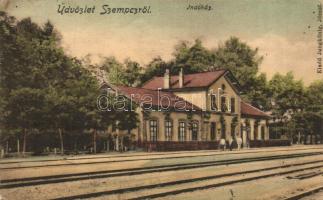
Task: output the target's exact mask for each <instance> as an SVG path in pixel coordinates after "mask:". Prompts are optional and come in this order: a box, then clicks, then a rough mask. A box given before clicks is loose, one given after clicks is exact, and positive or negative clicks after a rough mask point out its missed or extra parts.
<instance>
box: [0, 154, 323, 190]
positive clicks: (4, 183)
mask: <svg viewBox="0 0 323 200" xmlns="http://www.w3.org/2000/svg"><path fill="white" fill-rule="evenodd" d="M322 154H323V152H311V153H297V154H288V155H274V156H261V157H252V158H241V159H231V160H221V161H208V162H193V163H182V164H172V165H158V166H151V167H137V168H128V169H120V170H105V171H95V172H86V173H73V174H62V175H52V176H40V177H28V178H21V179H8V180H1V183H0V189H4V188H15V187H24V186H35V185H43V184H53V183H62V182H71V181H80V180H87V179H99V178H108V177H121V176H132V175H139V174H149V173H156V172H166V171H176V170H185V169H195V168H204V167H211V166H221V165H234V164H242V163H251V162H260V161H272V160H279V159H292V158H299V157H309V156H317V155H322ZM321 161H322V160H319V161H315V162H321Z"/></svg>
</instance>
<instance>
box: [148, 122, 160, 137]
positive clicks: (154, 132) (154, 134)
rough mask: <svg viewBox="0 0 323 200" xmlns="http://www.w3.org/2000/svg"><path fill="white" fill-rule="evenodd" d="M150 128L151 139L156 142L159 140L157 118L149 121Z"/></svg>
mask: <svg viewBox="0 0 323 200" xmlns="http://www.w3.org/2000/svg"><path fill="white" fill-rule="evenodd" d="M149 128H150V141H152V142H156V141H157V130H158V127H157V120H150V121H149Z"/></svg>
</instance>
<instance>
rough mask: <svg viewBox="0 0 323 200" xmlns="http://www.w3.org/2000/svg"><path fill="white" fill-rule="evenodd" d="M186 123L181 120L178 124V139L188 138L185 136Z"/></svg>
mask: <svg viewBox="0 0 323 200" xmlns="http://www.w3.org/2000/svg"><path fill="white" fill-rule="evenodd" d="M185 129H186V124H185V122H183V121H180V122H179V124H178V141H180V142H183V141H185V139H186V136H185Z"/></svg>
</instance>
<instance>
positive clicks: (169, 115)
mask: <svg viewBox="0 0 323 200" xmlns="http://www.w3.org/2000/svg"><path fill="white" fill-rule="evenodd" d="M112 89H113V90H114V91H117V93H118V94H123V95H125V96H126V97H127V98H129V99H131V100H132V101H133V102H135V103H136V104H137V105H138V107H137V109H136V112H137V113H138V114H139V123H138V127H137V128H136V129H133V130H130V131H131V133H132V134H134V135H135V141H136V142H137V144H138V145H139V146H143V147H149V148H151V149H152V150H183V149H187V150H189V149H214V148H217V147H218V144H219V140H220V139H221V138H224V139H225V140H227V141H229V140H231V139H233V140H236V139H237V138H241V139H242V141H243V146H244V147H246V146H248V145H249V144H250V143H252V141H263V140H269V130H268V119H269V118H270V116H269V115H267V114H266V113H264V112H263V111H261V110H259V109H257V108H255V107H253V106H251V105H250V104H248V103H246V102H243V101H242V99H241V97H240V95H239V94H240V86H239V83H238V81H237V80H236V79H235V77H234V76H233V75H232V73H231V72H230V71H228V70H217V71H211V72H202V73H195V74H187V75H184V74H183V72H182V71H181V72H180V73H179V75H176V76H171V75H170V74H169V72H168V71H166V72H165V75H164V76H162V77H154V78H152V79H151V80H149V81H147V82H146V83H145V84H144V85H143V86H142V87H141V88H138V87H126V86H115V87H112Z"/></svg>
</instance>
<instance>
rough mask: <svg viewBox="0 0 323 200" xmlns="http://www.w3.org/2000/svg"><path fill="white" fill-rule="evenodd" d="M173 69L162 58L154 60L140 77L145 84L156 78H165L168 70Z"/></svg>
mask: <svg viewBox="0 0 323 200" xmlns="http://www.w3.org/2000/svg"><path fill="white" fill-rule="evenodd" d="M169 68H171V64H169V63H166V62H165V61H163V60H162V59H161V57H156V58H154V59H153V60H152V61H151V62H150V63H149V64H148V65H147V66H146V68H145V71H144V73H143V74H142V75H141V77H140V81H141V83H145V82H146V81H148V80H150V79H151V78H153V77H154V76H163V75H164V73H165V71H166V69H169Z"/></svg>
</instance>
